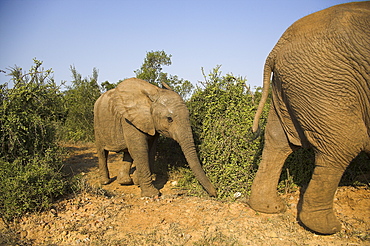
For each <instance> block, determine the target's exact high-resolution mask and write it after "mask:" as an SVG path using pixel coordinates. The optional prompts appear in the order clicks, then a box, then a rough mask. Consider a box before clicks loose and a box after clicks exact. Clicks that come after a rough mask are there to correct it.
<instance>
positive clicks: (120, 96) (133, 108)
mask: <svg viewBox="0 0 370 246" xmlns="http://www.w3.org/2000/svg"><path fill="white" fill-rule="evenodd" d="M136 80H138V79H129V80H125V81H123V82H121V84H119V86H117V88H116V89H115V92H114V94H113V97H112V99H111V103H110V104H111V106H110V108H111V110H112V112H113V114H114V115H116V116H117V117H118V118H121V119H123V118H124V119H127V120H128V121H129V122H131V124H133V125H134V126H135V127H136V128H138V129H139V130H140V131H143V132H145V133H147V134H149V135H151V136H153V135H154V134H155V127H154V121H153V118H152V114H151V111H150V106H151V103H152V101H151V100H150V98H148V96H147V94H146V90H143V88H142V86H147V84H149V83H147V82H145V81H143V82H144V83H143V82H142V81H141V80H139V81H136ZM125 82H126V83H125ZM122 83H123V84H122ZM149 85H151V84H149Z"/></svg>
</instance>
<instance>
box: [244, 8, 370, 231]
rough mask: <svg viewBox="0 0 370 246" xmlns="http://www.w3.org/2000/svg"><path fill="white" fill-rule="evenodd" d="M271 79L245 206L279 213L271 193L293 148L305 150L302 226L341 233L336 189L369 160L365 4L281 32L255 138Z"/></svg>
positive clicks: (268, 67) (369, 13)
mask: <svg viewBox="0 0 370 246" xmlns="http://www.w3.org/2000/svg"><path fill="white" fill-rule="evenodd" d="M271 73H273V78H272V105H271V108H270V112H269V116H268V119H267V125H266V130H265V147H264V150H263V153H262V161H261V163H260V166H259V169H258V172H257V175H256V177H255V180H254V182H253V185H252V191H251V196H250V200H249V204H250V206H251V207H252V208H253V209H255V210H257V211H261V212H265V213H278V212H282V211H284V210H285V208H286V206H285V204H284V203H283V202H282V200H281V199H280V198H279V197H278V195H277V192H276V186H277V184H278V180H279V176H280V173H281V170H282V167H283V164H284V162H285V160H286V158H287V157H288V155H289V154H291V153H292V152H293V151H294V150H295V149H297V148H298V147H310V148H313V149H314V151H315V170H314V173H313V176H312V178H311V181H310V183H309V185H308V188H307V190H306V192H305V194H304V197H303V202H302V210H301V211H300V214H299V218H300V220H301V222H302V223H303V224H304V225H306V226H307V227H308V228H309V229H311V230H313V231H316V232H318V233H322V234H332V233H335V232H338V231H340V230H341V224H340V222H339V221H338V220H337V218H336V216H335V215H334V212H333V198H334V194H335V192H336V189H337V186H338V183H339V181H340V179H341V177H342V174H343V172H344V171H345V169H346V167H347V166H348V165H349V163H350V161H351V160H352V159H353V158H354V157H356V156H357V155H358V154H359V153H360V152H361V151H365V152H367V153H369V152H370V137H369V133H370V107H369V106H370V2H359V3H348V4H343V5H338V6H334V7H331V8H328V9H325V10H322V11H319V12H316V13H313V14H311V15H308V16H306V17H304V18H302V19H300V20H298V21H297V22H295V23H294V24H293V25H292V26H291V27H289V28H288V29H287V30H286V31H285V33H284V34H283V35H282V37H281V38H280V40H279V41H278V43H277V44H276V46H275V47H274V49H273V50H272V51H271V53H270V54H269V56H268V58H267V60H266V63H265V68H264V85H263V96H262V99H261V102H260V105H259V108H258V110H257V113H256V116H255V121H254V124H253V131H257V128H258V120H259V117H260V115H261V112H262V108H263V105H264V103H265V102H266V98H267V96H268V90H269V84H270V76H271ZM302 168H305V167H302Z"/></svg>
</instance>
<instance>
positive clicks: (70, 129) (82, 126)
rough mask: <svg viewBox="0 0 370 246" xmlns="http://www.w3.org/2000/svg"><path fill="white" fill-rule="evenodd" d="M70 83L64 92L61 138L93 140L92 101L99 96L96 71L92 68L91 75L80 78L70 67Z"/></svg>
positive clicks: (76, 140) (74, 140)
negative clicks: (65, 111) (64, 113)
mask: <svg viewBox="0 0 370 246" xmlns="http://www.w3.org/2000/svg"><path fill="white" fill-rule="evenodd" d="M71 72H72V75H73V81H72V85H71V86H68V87H67V91H66V92H65V107H66V110H67V116H66V121H65V124H64V126H63V128H62V130H61V133H60V135H61V139H63V140H66V141H72V142H78V141H83V142H89V141H93V140H94V103H95V101H96V100H97V99H98V98H99V97H100V95H101V91H100V87H99V85H98V82H97V81H98V71H97V70H96V69H95V68H94V69H93V75H92V76H91V77H87V78H84V79H83V78H82V76H81V74H79V73H78V72H77V70H76V68H75V67H71Z"/></svg>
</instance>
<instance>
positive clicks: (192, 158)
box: [175, 126, 217, 197]
mask: <svg viewBox="0 0 370 246" xmlns="http://www.w3.org/2000/svg"><path fill="white" fill-rule="evenodd" d="M189 131H190V136H189V134H187V135H185V136H184V135H180V136H181V137H180V138H178V139H175V140H176V141H177V142H178V143H179V144H180V146H181V149H182V152H183V153H184V155H185V158H186V161H187V162H188V164H189V166H190V168H191V170H192V171H193V173H194V175H195V177H196V179H197V180H198V181H199V182H200V184H201V185H202V186H203V188H204V189H205V190H206V191H207V192H208V194H209V195H210V196H212V197H216V196H217V192H216V189H215V187H214V186H213V184H212V183H211V181H210V180H209V179H208V178H207V176H206V174H205V172H204V170H203V168H202V166H201V164H200V161H199V158H198V156H197V151H196V149H195V144H194V140H193V136H192V134H191V128H190V126H189Z"/></svg>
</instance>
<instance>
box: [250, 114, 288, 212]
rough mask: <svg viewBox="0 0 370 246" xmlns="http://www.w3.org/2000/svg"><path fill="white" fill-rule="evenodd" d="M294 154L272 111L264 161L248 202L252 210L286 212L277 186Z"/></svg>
mask: <svg viewBox="0 0 370 246" xmlns="http://www.w3.org/2000/svg"><path fill="white" fill-rule="evenodd" d="M292 152H293V150H292V147H291V146H290V144H289V142H288V139H287V137H286V135H285V133H284V130H283V128H282V126H281V124H280V121H279V119H278V118H277V116H276V113H275V110H274V109H270V113H269V116H268V120H267V125H266V130H265V146H264V149H263V152H262V161H261V163H260V165H259V168H258V171H257V174H256V177H255V179H254V181H253V184H252V190H251V195H250V197H249V201H248V204H249V205H250V206H251V208H252V209H254V210H256V211H259V212H263V213H280V212H283V211H285V210H286V205H285V204H284V202H283V201H282V200H281V198H279V196H278V194H277V184H278V182H279V178H280V174H281V170H282V167H283V165H284V162H285V159H286V158H287V157H288V156H289V155H290V154H291V153H292Z"/></svg>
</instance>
